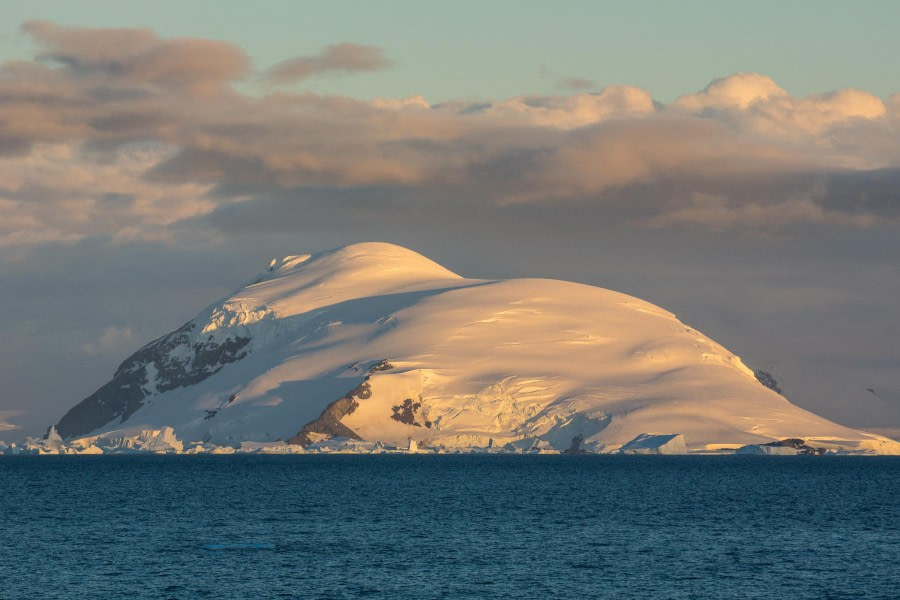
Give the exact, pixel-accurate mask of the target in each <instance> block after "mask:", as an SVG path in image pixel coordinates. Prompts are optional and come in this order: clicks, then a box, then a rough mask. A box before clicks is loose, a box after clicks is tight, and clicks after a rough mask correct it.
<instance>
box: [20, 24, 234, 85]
mask: <svg viewBox="0 0 900 600" xmlns="http://www.w3.org/2000/svg"><path fill="white" fill-rule="evenodd" d="M22 31H23V32H25V33H27V34H29V35H30V36H31V37H32V38H33V39H34V40H35V41H36V42H37V43H38V44H39V45H41V46H42V47H43V48H45V50H44V52H42V53H41V54H39V55H38V58H40V59H43V60H47V61H51V62H53V63H57V64H60V65H62V66H65V67H67V68H68V69H70V70H72V71H74V72H76V73H79V74H81V75H82V76H84V77H89V76H97V77H100V78H104V77H105V78H115V79H119V80H122V81H123V82H127V83H132V84H148V85H151V86H156V87H159V88H162V89H165V90H167V91H184V92H188V93H190V94H194V95H208V94H210V93H214V92H217V91H219V90H220V89H221V88H222V86H223V85H225V84H226V83H227V82H229V81H234V80H238V79H241V78H243V77H245V76H246V75H247V74H248V72H249V66H250V63H249V60H248V59H247V56H246V55H245V54H244V52H243V51H242V50H240V49H239V48H237V47H236V46H234V45H233V44H229V43H226V42H220V41H215V40H203V39H161V38H160V37H159V36H158V35H157V34H156V33H154V32H153V31H151V30H149V29H84V28H74V27H61V26H59V25H56V24H54V23H50V22H47V21H28V22H26V23H25V24H23V25H22Z"/></svg>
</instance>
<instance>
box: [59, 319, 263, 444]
mask: <svg viewBox="0 0 900 600" xmlns="http://www.w3.org/2000/svg"><path fill="white" fill-rule="evenodd" d="M195 327H196V325H195V324H194V323H193V322H189V323H186V324H185V325H183V326H182V327H180V328H179V329H177V330H175V331H174V332H172V333H170V334H168V335H165V336H163V337H161V338H159V339H157V340H154V341H152V342H150V343H149V344H147V345H146V346H144V347H143V348H141V349H140V350H138V351H137V352H135V353H134V354H132V355H131V356H130V357H129V358H128V359H126V360H125V362H123V363H122V364H121V365H119V368H118V369H116V372H115V374H114V375H113V378H112V381H110V382H109V383H107V384H106V385H104V386H103V387H101V388H100V389H98V390H97V391H96V392H94V393H93V394H91V395H90V396H88V397H87V398H85V399H84V400H82V401H81V402H80V403H78V404H77V405H75V406H74V407H72V409H71V410H69V412H67V413H66V414H65V415H64V416H63V418H62V419H60V421H59V423H58V424H57V425H56V430H57V431H58V432H59V434H60V435H61V436H62V437H63V438H71V437H75V436H79V435H84V434H87V433H90V432H91V431H93V430H95V429H97V428H99V427H102V426H104V425H106V424H107V423H110V422H112V421H114V420H115V419H119V420H120V422H121V421H124V420H126V419H127V418H128V417H130V416H131V415H132V414H134V412H135V411H137V410H138V409H139V408H140V407H141V406H143V403H144V399H145V398H146V397H147V396H150V395H152V394H153V393H154V392H160V393H161V392H167V391H169V390H174V389H176V388H180V387H187V386H190V385H194V384H196V383H200V382H201V381H203V380H204V379H206V378H207V377H210V376H211V375H214V374H216V373H218V372H219V371H220V370H221V369H222V367H224V366H225V365H226V364H228V363H232V362H235V361H238V360H240V359H242V358H244V357H245V356H247V353H248V352H249V351H248V350H246V349H245V346H246V345H247V344H248V343H249V342H250V338H244V337H237V336H236V337H228V338H226V339H225V340H224V341H222V342H221V343H216V342H215V341H214V339H213V338H212V337H210V338H208V339H207V340H206V341H203V342H192V339H193V338H192V336H191V332H192V331H193V330H194V329H195ZM151 374H152V375H153V381H152V382H151V381H150V376H151Z"/></svg>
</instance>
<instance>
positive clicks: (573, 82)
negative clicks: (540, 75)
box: [556, 77, 597, 91]
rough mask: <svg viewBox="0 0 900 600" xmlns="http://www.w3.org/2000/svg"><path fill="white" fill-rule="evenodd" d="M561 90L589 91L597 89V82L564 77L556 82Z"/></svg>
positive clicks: (582, 78) (581, 78)
mask: <svg viewBox="0 0 900 600" xmlns="http://www.w3.org/2000/svg"><path fill="white" fill-rule="evenodd" d="M556 85H558V86H559V87H560V88H562V89H564V90H577V91H581V90H589V89H592V88H595V87H597V82H596V81H594V80H593V79H585V78H584V77H563V78H562V79H560V80H559V81H557V82H556Z"/></svg>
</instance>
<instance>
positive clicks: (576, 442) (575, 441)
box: [562, 434, 587, 454]
mask: <svg viewBox="0 0 900 600" xmlns="http://www.w3.org/2000/svg"><path fill="white" fill-rule="evenodd" d="M583 443H584V436H583V435H581V434H578V435H576V436H575V437H573V438H572V445H571V446H569V447H568V449H566V450H563V452H562V453H563V454H587V450H582V449H581V444H583Z"/></svg>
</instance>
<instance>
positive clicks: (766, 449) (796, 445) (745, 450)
mask: <svg viewBox="0 0 900 600" xmlns="http://www.w3.org/2000/svg"><path fill="white" fill-rule="evenodd" d="M826 452H827V450H826V449H825V448H816V447H814V446H810V445H809V444H807V443H806V441H805V440H801V439H799V438H789V439H786V440H778V441H776V442H769V443H768V444H750V445H748V446H742V447H740V448H738V449H737V450H736V451H735V454H755V455H766V456H771V455H795V454H809V455H820V454H825V453H826Z"/></svg>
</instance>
